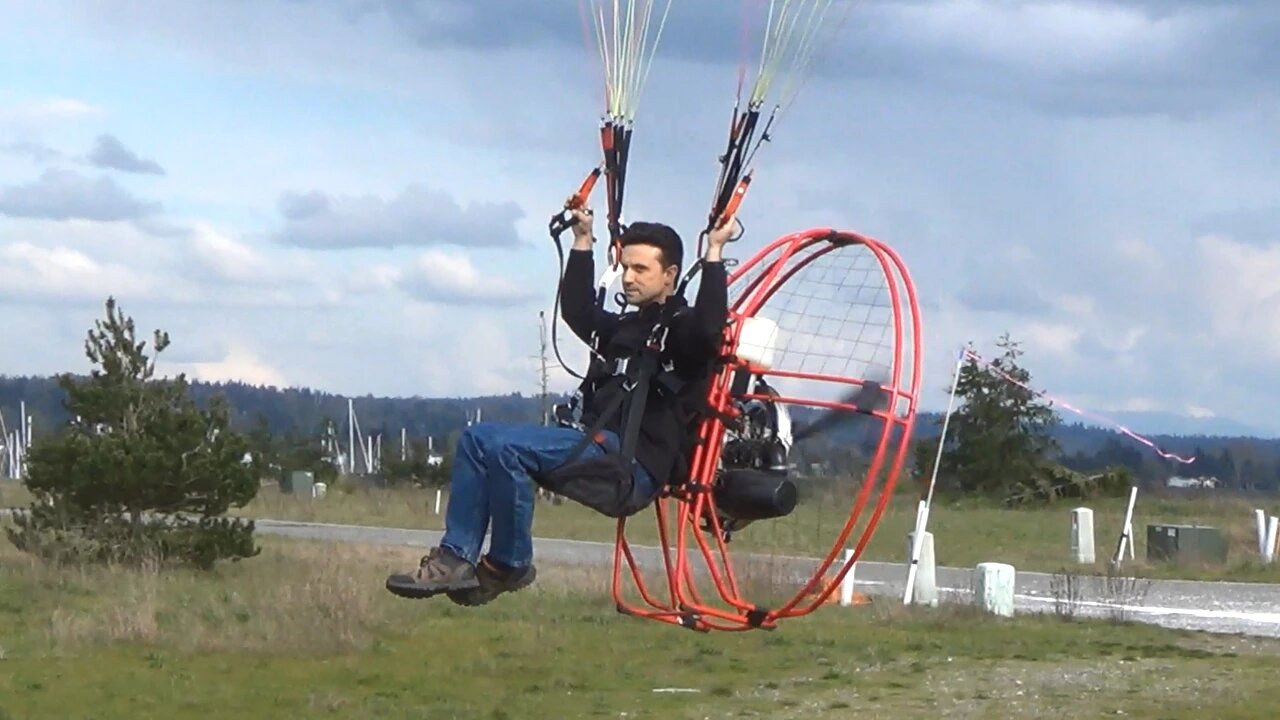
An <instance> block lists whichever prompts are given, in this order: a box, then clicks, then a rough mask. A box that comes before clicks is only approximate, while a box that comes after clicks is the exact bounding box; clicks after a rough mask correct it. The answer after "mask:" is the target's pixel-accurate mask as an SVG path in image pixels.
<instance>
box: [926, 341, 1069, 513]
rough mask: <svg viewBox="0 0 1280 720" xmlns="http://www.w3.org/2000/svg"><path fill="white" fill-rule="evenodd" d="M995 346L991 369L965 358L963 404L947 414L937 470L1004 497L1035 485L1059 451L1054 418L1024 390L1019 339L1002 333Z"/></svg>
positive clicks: (974, 489) (959, 390)
mask: <svg viewBox="0 0 1280 720" xmlns="http://www.w3.org/2000/svg"><path fill="white" fill-rule="evenodd" d="M997 345H998V347H1000V349H1001V350H1002V351H1003V354H1002V355H1001V356H1000V357H998V358H996V359H995V360H993V361H992V362H991V365H992V367H993V368H995V370H994V371H993V370H992V369H990V368H988V367H986V366H985V365H984V364H981V363H979V362H978V361H977V360H975V359H974V358H972V357H969V358H968V359H967V360H966V361H965V363H964V364H963V365H962V366H961V369H960V378H959V381H958V383H957V386H956V395H957V399H958V400H959V399H962V400H963V404H962V405H960V407H958V408H957V410H956V411H955V413H954V414H953V415H952V417H951V427H950V430H949V431H948V435H949V437H948V442H947V445H948V447H947V450H946V451H945V452H944V453H943V456H942V463H941V467H940V468H939V470H940V473H941V474H945V475H947V476H949V477H950V478H951V479H952V481H953V482H954V483H955V485H956V486H957V488H958V489H959V490H961V491H963V492H968V493H977V494H983V495H1007V494H1009V493H1010V492H1012V491H1014V490H1017V489H1021V488H1027V487H1032V486H1035V485H1038V484H1040V483H1042V482H1043V480H1044V471H1045V470H1046V469H1047V467H1048V466H1049V465H1050V458H1051V456H1052V455H1054V454H1056V453H1057V450H1058V448H1057V443H1056V442H1055V441H1054V440H1053V438H1052V437H1051V435H1050V433H1051V431H1052V430H1053V428H1054V426H1055V425H1057V423H1058V417H1057V415H1056V414H1055V413H1054V412H1053V410H1052V408H1050V407H1049V406H1048V405H1047V404H1045V403H1044V402H1043V401H1041V400H1040V398H1039V397H1038V396H1037V395H1036V394H1035V393H1034V392H1033V391H1032V390H1030V389H1028V388H1029V385H1030V381H1031V374H1030V373H1029V372H1028V371H1027V370H1026V369H1025V368H1022V367H1020V366H1019V364H1018V358H1019V357H1020V356H1021V355H1022V351H1021V349H1020V348H1019V346H1018V343H1017V342H1015V341H1013V340H1011V339H1010V338H1009V336H1008V334H1005V335H1004V336H1002V337H1001V338H1000V340H999V341H998V343H997ZM997 371H998V372H997ZM1006 376H1007V377H1006ZM1011 379H1012V380H1014V381H1016V382H1010V380H1011ZM934 447H936V445H935V446H934Z"/></svg>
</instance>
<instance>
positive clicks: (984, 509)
mask: <svg viewBox="0 0 1280 720" xmlns="http://www.w3.org/2000/svg"><path fill="white" fill-rule="evenodd" d="M875 499H876V498H875V496H874V495H873V496H872V502H871V503H869V504H868V506H867V508H866V510H865V511H864V513H863V515H862V520H861V521H860V523H859V525H858V526H856V527H855V528H854V534H853V535H852V536H851V537H852V539H851V542H850V543H849V544H848V545H850V546H852V544H853V542H854V541H856V540H857V539H858V538H859V537H860V536H861V533H862V530H863V528H864V527H865V524H866V518H867V517H868V516H869V515H870V513H871V510H872V509H873V506H874V501H875ZM447 502H448V494H447V492H446V493H444V494H443V496H442V500H441V511H442V512H443V509H444V507H446V505H447ZM1126 502H1127V498H1107V499H1101V500H1093V501H1090V502H1088V503H1087V506H1089V507H1091V508H1092V509H1093V511H1094V525H1095V543H1096V546H1097V547H1096V550H1097V552H1096V554H1097V559H1098V562H1097V563H1096V564H1095V565H1094V566H1093V567H1087V566H1084V567H1080V566H1074V565H1073V564H1072V563H1071V558H1070V531H1071V509H1072V508H1073V507H1074V506H1075V505H1076V503H1075V502H1063V503H1060V504H1057V505H1054V506H1050V507H1036V508H1028V509H1009V508H1005V507H1002V506H1000V505H998V504H996V503H992V502H989V501H981V500H958V501H952V500H947V499H944V498H935V502H934V507H933V510H932V512H931V514H930V518H929V529H930V531H931V532H932V533H933V534H934V543H935V549H936V560H937V563H938V564H939V565H949V566H957V567H973V566H974V565H976V564H978V563H980V562H985V561H999V562H1008V563H1011V564H1013V565H1014V566H1015V567H1017V568H1018V569H1019V570H1029V571H1042V572H1054V571H1057V570H1059V569H1060V568H1063V567H1064V566H1070V567H1072V568H1073V569H1074V570H1076V571H1079V572H1091V571H1092V572H1096V573H1099V574H1103V573H1105V572H1106V564H1107V561H1108V560H1109V559H1110V558H1111V556H1112V554H1113V553H1114V552H1115V547H1116V541H1117V540H1118V538H1119V532H1120V526H1121V523H1122V521H1123V518H1124V510H1125V504H1126ZM434 505H435V491H434V490H419V489H394V490H369V489H355V488H354V487H353V486H351V485H340V486H339V487H338V488H336V489H332V490H330V492H329V495H328V496H327V497H325V498H323V499H320V500H311V499H309V498H298V497H294V496H291V495H284V494H281V493H279V492H278V491H277V490H276V489H275V488H274V487H272V486H267V487H264V488H263V490H262V492H261V493H260V495H259V497H258V498H257V499H255V500H254V501H253V502H252V503H251V504H250V505H249V506H248V507H247V508H245V509H243V510H241V511H238V512H240V513H241V514H244V515H248V516H253V517H270V518H281V519H295V520H311V521H317V522H336V523H351V524H364V525H389V526H394V527H408V528H425V529H441V528H442V527H443V517H442V516H439V515H436V514H435V512H434ZM1253 507H1254V505H1253V504H1252V503H1251V502H1249V501H1246V500H1241V499H1237V498H1211V497H1198V498H1189V497H1169V496H1163V497H1161V496H1157V495H1154V494H1144V493H1139V495H1138V503H1137V506H1136V509H1135V512H1134V518H1133V527H1134V532H1135V534H1136V536H1137V537H1136V538H1135V541H1136V547H1135V555H1136V557H1135V559H1134V560H1132V561H1130V560H1127V559H1126V568H1128V569H1129V570H1130V571H1132V572H1135V573H1139V574H1142V575H1144V576H1148V577H1159V578H1186V579H1206V580H1241V581H1258V582H1280V564H1277V565H1272V566H1265V565H1262V564H1261V563H1260V562H1259V561H1258V559H1257V550H1256V546H1257V540H1256V536H1255V534H1254V532H1255V531H1254V526H1253ZM851 508H852V493H851V492H850V493H848V494H846V495H845V496H843V497H837V496H829V497H824V498H822V499H821V500H820V501H817V502H810V503H807V504H804V505H801V506H800V507H799V508H797V510H796V511H795V512H794V513H792V515H791V516H789V517H786V518H783V519H780V520H774V521H769V522H761V523H756V524H754V525H752V526H750V527H749V528H747V529H746V531H744V532H742V533H740V534H738V535H737V536H735V539H734V540H733V544H732V545H731V547H732V549H734V550H735V551H740V552H746V551H755V552H764V553H771V552H777V553H785V554H807V555H823V554H825V553H826V552H827V551H828V550H829V549H830V548H831V545H832V543H833V541H834V540H835V538H836V536H837V534H838V533H839V531H840V529H841V528H842V526H843V524H844V522H845V520H846V519H847V518H848V515H849V511H850V509H851ZM1264 509H1266V510H1267V512H1268V514H1275V513H1277V512H1280V508H1278V507H1276V503H1272V505H1271V506H1264ZM915 511H916V506H915V498H914V497H910V496H906V495H901V494H900V495H898V496H896V497H894V498H893V499H892V501H891V502H890V504H889V506H888V507H887V508H886V511H885V514H884V515H883V517H882V518H881V521H880V523H879V525H878V526H877V529H876V532H875V534H874V535H873V537H872V540H871V542H870V544H869V545H868V546H867V549H866V552H865V553H864V555H863V557H864V558H865V559H868V560H882V561H891V562H902V561H903V560H904V559H905V557H906V537H907V533H908V532H910V530H911V528H912V527H913V526H914V523H915ZM1148 523H1197V524H1201V525H1212V526H1215V527H1218V528H1220V529H1222V530H1223V531H1224V532H1225V533H1226V534H1227V537H1228V541H1229V543H1230V547H1229V550H1228V558H1227V563H1226V564H1225V565H1222V566H1216V565H1199V566H1197V565H1182V564H1168V563H1156V564H1149V563H1147V562H1146V545H1147V543H1146V526H1147V524H1148ZM614 532H615V526H614V524H613V522H612V521H611V520H609V519H608V518H605V517H602V516H600V515H597V514H595V513H594V512H592V511H591V510H589V509H586V508H584V507H582V506H579V505H577V504H574V503H565V504H563V505H552V504H550V503H547V502H539V503H538V505H537V510H536V512H535V515H534V533H535V535H537V536H540V537H557V538H568V539H575V540H596V541H604V542H608V541H611V540H612V539H613V536H614ZM627 537H628V538H629V539H630V540H631V542H633V543H639V544H647V545H656V544H658V533H657V524H656V521H655V517H654V514H653V512H652V511H651V510H646V511H645V512H643V513H641V514H640V515H638V516H636V517H635V518H633V519H632V520H630V521H629V522H628V524H627Z"/></svg>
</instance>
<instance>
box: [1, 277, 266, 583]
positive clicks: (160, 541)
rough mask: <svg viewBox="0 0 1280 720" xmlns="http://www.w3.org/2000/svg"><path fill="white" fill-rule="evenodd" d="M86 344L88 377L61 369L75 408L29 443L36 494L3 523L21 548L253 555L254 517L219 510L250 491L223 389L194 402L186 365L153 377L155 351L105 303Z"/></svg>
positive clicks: (66, 555) (174, 558) (54, 555)
mask: <svg viewBox="0 0 1280 720" xmlns="http://www.w3.org/2000/svg"><path fill="white" fill-rule="evenodd" d="M106 308H107V317H106V319H105V320H98V321H95V329H93V330H91V331H90V332H89V335H88V339H87V340H86V342H85V352H86V354H87V355H88V357H89V360H90V361H91V362H92V363H93V364H94V365H95V368H94V369H93V371H92V372H91V373H90V374H89V376H88V377H87V378H84V379H80V380H77V379H76V378H75V377H74V376H73V375H70V374H65V375H61V376H59V378H58V382H59V385H60V386H61V387H62V389H63V390H64V391H65V393H66V401H65V404H66V408H67V410H68V412H69V414H70V416H71V417H72V418H73V420H72V422H71V424H70V425H69V427H67V428H66V430H65V431H64V432H62V433H59V434H57V435H54V436H49V437H46V438H44V439H43V440H41V441H39V442H37V443H35V444H34V445H33V446H32V449H31V455H30V463H29V467H28V476H27V480H26V484H27V487H28V488H29V489H30V491H31V492H32V494H33V495H34V497H35V499H34V501H33V503H32V505H31V508H30V510H29V511H28V512H24V513H21V514H19V515H18V516H17V518H16V519H17V525H18V528H17V529H10V530H9V531H8V534H9V537H10V540H11V541H12V542H13V543H14V544H15V545H16V546H18V547H19V548H21V549H23V550H26V551H29V552H32V553H34V554H37V555H40V556H43V557H47V558H50V559H54V560H58V561H90V562H123V563H137V562H140V561H143V560H153V561H157V562H162V563H164V562H186V563H190V564H193V565H195V566H197V567H201V568H209V567H212V566H213V564H214V563H215V562H216V561H217V560H219V559H224V558H235V559H238V558H243V557H251V556H253V555H256V554H257V552H258V549H257V548H256V547H254V543H253V523H252V522H251V521H243V520H239V519H232V518H225V517H221V516H222V515H223V513H225V512H226V511H227V509H228V508H229V507H231V506H232V505H236V506H239V507H242V506H244V505H245V504H247V503H248V502H249V501H250V500H252V499H253V497H254V496H255V495H256V494H257V488H258V480H257V477H256V475H255V473H254V472H253V468H252V467H251V466H250V465H249V464H248V463H246V462H245V457H246V453H247V452H248V450H249V442H248V440H247V439H246V438H245V437H244V436H242V435H240V434H238V433H236V432H234V431H232V430H231V429H230V428H229V420H228V411H227V407H226V404H225V402H224V401H223V399H222V398H221V397H220V396H214V397H211V398H210V399H209V400H208V408H207V409H206V410H201V409H200V408H199V407H197V406H196V404H195V402H194V401H193V400H192V399H191V398H190V396H189V394H188V387H187V381H186V378H185V376H183V375H179V376H177V377H176V378H174V379H168V380H161V379H156V378H155V367H156V365H155V360H156V356H158V355H159V354H160V353H161V352H163V351H164V350H165V348H167V347H168V346H169V337H168V334H167V333H164V332H161V331H159V330H157V331H156V333H155V344H154V351H155V353H154V356H152V357H148V356H147V353H146V345H147V343H146V342H145V341H143V342H137V341H136V340H135V335H134V322H133V320H132V318H127V317H125V316H124V315H123V313H121V312H120V311H119V310H118V308H117V307H116V302H115V299H114V298H108V300H107V303H106Z"/></svg>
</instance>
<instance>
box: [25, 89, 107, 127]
mask: <svg viewBox="0 0 1280 720" xmlns="http://www.w3.org/2000/svg"><path fill="white" fill-rule="evenodd" d="M105 115H106V112H105V110H104V109H103V108H102V107H101V106H98V105H94V104H92V103H88V102H85V101H83V100H77V99H75V98H60V97H52V98H47V99H43V100H27V101H22V102H17V103H14V104H11V105H8V106H0V129H3V128H5V127H8V128H10V129H11V130H13V131H15V132H31V131H39V130H43V129H45V128H46V127H47V126H49V125H51V124H54V123H63V122H74V121H78V120H86V119H96V118H101V117H104V116H105Z"/></svg>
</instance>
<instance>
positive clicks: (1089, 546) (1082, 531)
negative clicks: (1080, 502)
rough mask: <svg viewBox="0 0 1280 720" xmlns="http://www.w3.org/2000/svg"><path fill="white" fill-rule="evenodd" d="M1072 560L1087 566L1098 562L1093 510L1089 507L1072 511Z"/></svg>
mask: <svg viewBox="0 0 1280 720" xmlns="http://www.w3.org/2000/svg"><path fill="white" fill-rule="evenodd" d="M1071 558H1072V559H1073V560H1074V561H1075V562H1077V563H1083V564H1085V565H1092V564H1093V563H1094V562H1095V560H1096V556H1095V554H1094V549H1093V510H1090V509H1089V508H1087V507H1078V508H1076V509H1074V510H1072V511H1071Z"/></svg>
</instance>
